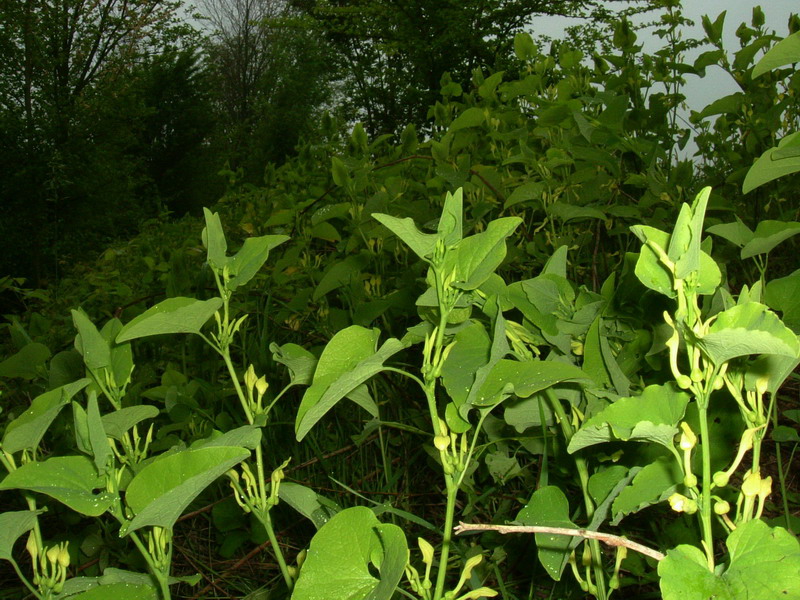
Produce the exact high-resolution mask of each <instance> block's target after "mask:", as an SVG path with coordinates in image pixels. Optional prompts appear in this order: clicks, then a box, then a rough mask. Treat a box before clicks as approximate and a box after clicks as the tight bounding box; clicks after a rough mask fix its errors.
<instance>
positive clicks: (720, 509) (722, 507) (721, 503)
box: [714, 500, 731, 515]
mask: <svg viewBox="0 0 800 600" xmlns="http://www.w3.org/2000/svg"><path fill="white" fill-rule="evenodd" d="M730 510H731V505H730V504H729V503H728V502H726V501H725V500H717V501H716V502H715V503H714V512H715V513H716V514H718V515H727V514H728V512H729V511H730Z"/></svg>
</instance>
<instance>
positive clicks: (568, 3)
mask: <svg viewBox="0 0 800 600" xmlns="http://www.w3.org/2000/svg"><path fill="white" fill-rule="evenodd" d="M292 3H293V5H294V6H296V7H297V8H299V9H300V10H302V11H303V12H304V13H305V14H307V15H309V16H311V17H312V18H313V19H314V23H315V27H316V28H317V30H318V31H319V32H320V34H321V35H322V36H324V38H325V39H326V40H327V42H328V43H330V44H331V45H332V46H333V47H334V48H335V50H336V52H337V55H338V57H339V60H340V62H339V65H340V77H341V97H340V100H341V102H342V103H343V104H344V105H345V106H346V108H347V111H348V113H349V114H348V116H349V117H350V118H351V119H353V120H361V121H363V122H364V124H365V126H366V128H367V130H368V131H369V132H370V133H372V134H373V135H375V134H379V133H394V132H397V131H398V129H401V128H402V127H403V126H404V125H405V124H407V123H410V122H412V123H417V124H421V123H423V122H425V120H426V119H427V112H428V108H429V107H430V106H431V105H432V104H434V103H435V102H436V100H438V99H439V88H440V85H439V82H440V78H441V76H442V74H443V73H445V72H449V73H450V74H451V76H452V78H453V79H454V80H455V81H461V82H466V81H469V80H470V77H471V74H472V71H473V70H474V69H476V68H481V69H492V70H502V69H503V68H505V66H506V65H507V63H506V61H507V58H508V57H509V56H510V55H511V54H512V48H511V46H512V44H513V39H514V34H515V33H517V32H518V31H521V30H522V29H523V28H524V27H525V26H526V25H527V24H528V23H529V22H530V19H531V17H532V16H533V15H536V14H549V15H565V16H584V17H589V16H591V15H592V14H594V13H595V12H596V11H601V10H605V9H604V6H603V4H602V3H600V2H597V1H576V0H438V1H436V2H431V1H430V0H293V2H292Z"/></svg>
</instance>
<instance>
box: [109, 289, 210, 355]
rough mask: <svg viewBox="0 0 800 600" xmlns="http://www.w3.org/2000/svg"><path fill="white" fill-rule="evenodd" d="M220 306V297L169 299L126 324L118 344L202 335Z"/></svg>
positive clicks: (119, 336) (118, 337)
mask: <svg viewBox="0 0 800 600" xmlns="http://www.w3.org/2000/svg"><path fill="white" fill-rule="evenodd" d="M221 306H222V299H221V298H211V299H209V300H196V299H195V298H183V297H177V298H167V299H166V300H164V301H162V302H159V303H158V304H156V305H155V306H151V307H150V308H148V309H147V310H146V311H144V312H143V313H142V314H141V315H139V316H138V317H136V318H135V319H133V320H132V321H131V322H130V323H128V324H127V325H125V327H123V328H122V331H120V332H119V335H118V336H117V343H118V344H120V343H122V342H127V341H128V340H133V339H136V338H142V337H147V336H150V335H161V334H165V333H200V330H201V329H202V328H203V325H205V323H206V321H208V320H209V319H210V318H211V317H212V315H213V314H214V313H215V312H217V310H219V308H220V307H221Z"/></svg>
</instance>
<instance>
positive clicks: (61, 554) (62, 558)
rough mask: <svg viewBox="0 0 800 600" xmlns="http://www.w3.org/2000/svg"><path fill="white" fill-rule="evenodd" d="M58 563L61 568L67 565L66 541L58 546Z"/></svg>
mask: <svg viewBox="0 0 800 600" xmlns="http://www.w3.org/2000/svg"><path fill="white" fill-rule="evenodd" d="M58 564H59V566H60V567H61V568H63V569H66V568H67V567H69V550H67V543H64V544H63V545H62V546H60V547H59V548H58Z"/></svg>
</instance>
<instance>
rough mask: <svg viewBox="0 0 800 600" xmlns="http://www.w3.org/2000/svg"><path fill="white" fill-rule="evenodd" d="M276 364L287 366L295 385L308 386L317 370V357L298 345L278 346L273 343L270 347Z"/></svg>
mask: <svg viewBox="0 0 800 600" xmlns="http://www.w3.org/2000/svg"><path fill="white" fill-rule="evenodd" d="M269 349H270V352H272V358H273V359H274V360H275V362H279V363H281V364H282V365H286V368H287V369H289V377H290V378H291V381H292V384H293V385H308V384H309V383H311V379H312V378H313V376H314V370H315V369H316V368H317V357H316V356H314V355H313V354H311V352H309V351H308V350H306V349H305V348H303V347H302V346H298V345H297V344H291V343H289V344H283V345H282V346H278V344H276V343H274V342H273V343H272V344H270V346H269Z"/></svg>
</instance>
